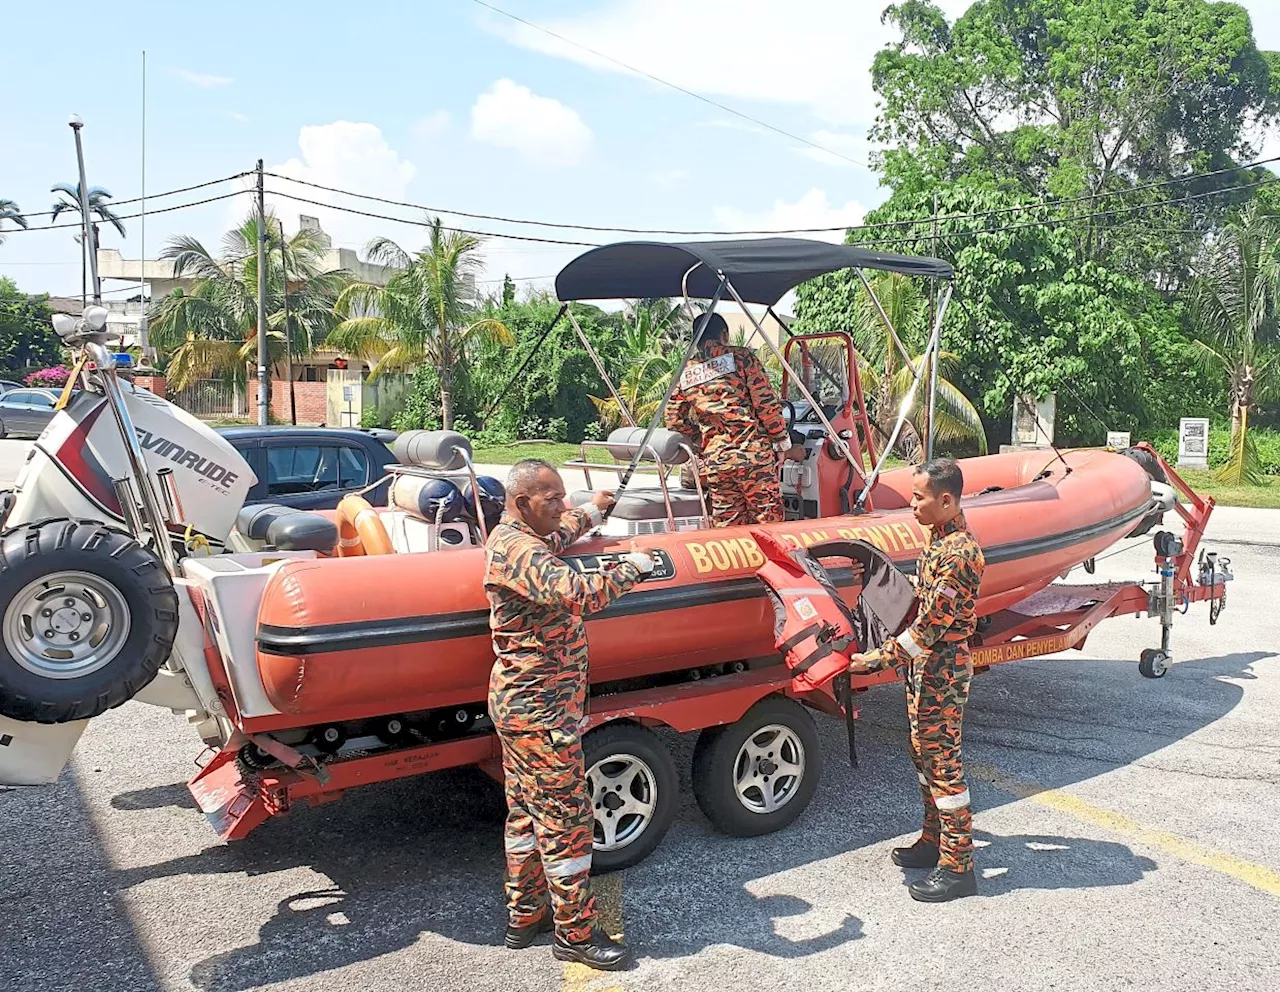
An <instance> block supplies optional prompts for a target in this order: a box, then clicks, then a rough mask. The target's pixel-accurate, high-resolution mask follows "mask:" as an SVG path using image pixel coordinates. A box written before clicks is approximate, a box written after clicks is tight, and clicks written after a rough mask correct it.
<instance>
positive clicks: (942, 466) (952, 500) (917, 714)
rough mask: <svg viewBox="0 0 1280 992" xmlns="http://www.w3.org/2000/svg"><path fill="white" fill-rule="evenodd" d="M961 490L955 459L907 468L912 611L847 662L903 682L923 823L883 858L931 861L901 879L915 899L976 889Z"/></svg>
mask: <svg viewBox="0 0 1280 992" xmlns="http://www.w3.org/2000/svg"><path fill="white" fill-rule="evenodd" d="M963 491H964V477H963V475H962V474H961V471H960V466H958V465H957V464H956V463H955V462H954V461H952V460H951V459H949V458H945V459H937V460H935V461H932V462H929V463H928V464H927V465H924V466H922V467H920V468H918V469H916V472H915V476H914V478H913V480H912V493H911V509H912V512H913V513H914V514H915V518H916V520H918V521H919V522H920V523H921V524H923V525H925V526H927V527H928V528H929V536H930V541H929V546H928V547H927V548H925V550H924V552H923V553H922V554H921V555H920V560H919V562H918V563H917V565H916V575H915V587H916V595H917V597H918V599H919V607H918V610H917V613H916V619H915V620H914V621H912V623H911V624H910V626H908V627H907V629H906V630H904V631H903V632H902V633H901V634H899V635H898V636H897V637H895V638H890V639H889V640H887V641H886V642H885V643H884V645H883V646H882V647H880V648H877V649H876V650H873V651H871V652H869V653H867V654H859V655H854V656H853V657H852V658H851V659H850V665H849V670H850V671H851V672H854V673H862V672H872V671H877V670H878V669H881V668H884V667H887V666H890V665H892V666H893V667H894V668H895V669H897V672H898V675H899V676H900V677H901V678H902V680H903V683H904V685H905V686H906V693H907V718H908V721H909V723H910V725H911V737H910V751H911V760H912V761H913V762H914V763H915V766H916V773H917V775H918V776H919V779H920V792H921V795H922V797H923V799H924V828H923V830H922V831H921V835H920V839H919V840H917V841H916V842H915V843H914V844H912V845H911V846H910V847H899V848H895V849H894V850H893V852H892V853H891V855H890V857H891V858H892V859H893V863H894V864H896V865H900V866H901V867H903V868H932V869H933V871H932V872H930V874H929V875H928V876H926V877H925V878H924V879H922V880H921V881H918V882H916V883H914V884H913V885H911V886H910V887H909V892H910V893H911V896H912V898H914V899H918V900H920V901H922V902H946V901H947V900H949V899H957V898H959V897H961V896H967V895H973V894H975V893H976V892H977V891H978V887H977V879H976V876H975V875H974V870H973V822H972V816H971V814H970V812H969V789H968V786H966V785H965V781H964V768H963V765H962V763H961V758H960V725H961V720H962V718H963V715H964V704H965V702H966V701H967V700H968V698H969V682H970V680H971V679H972V678H973V658H972V657H971V656H970V654H969V644H968V640H969V638H970V637H971V636H972V635H973V632H974V630H975V629H976V628H977V625H978V619H977V614H976V612H975V604H976V602H977V598H978V587H979V585H981V583H982V573H983V570H984V569H985V568H986V560H985V559H984V558H983V555H982V549H981V548H980V547H978V542H977V541H976V540H975V539H974V537H973V535H972V534H971V533H969V528H968V526H967V524H966V523H965V519H964V512H963V511H962V510H961V508H960V495H961V493H962V492H963Z"/></svg>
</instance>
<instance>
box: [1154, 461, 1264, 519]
mask: <svg viewBox="0 0 1280 992" xmlns="http://www.w3.org/2000/svg"><path fill="white" fill-rule="evenodd" d="M1175 471H1176V472H1177V473H1178V474H1179V475H1180V476H1182V478H1183V480H1184V481H1185V482H1186V483H1187V485H1189V486H1190V487H1191V488H1192V489H1194V490H1195V491H1196V492H1197V493H1199V494H1200V495H1201V496H1212V497H1213V498H1214V500H1215V501H1216V502H1217V504H1218V505H1219V506H1247V507H1253V508H1255V509H1264V510H1280V476H1274V475H1269V476H1267V479H1266V482H1265V483H1263V484H1262V485H1260V486H1228V485H1224V484H1223V483H1221V482H1219V481H1218V480H1217V477H1216V474H1217V473H1216V471H1215V470H1213V469H1194V468H1186V469H1175Z"/></svg>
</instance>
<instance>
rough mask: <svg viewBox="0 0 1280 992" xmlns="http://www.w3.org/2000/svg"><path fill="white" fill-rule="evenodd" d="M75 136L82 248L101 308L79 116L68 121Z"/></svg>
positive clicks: (100, 284)
mask: <svg viewBox="0 0 1280 992" xmlns="http://www.w3.org/2000/svg"><path fill="white" fill-rule="evenodd" d="M68 123H69V124H70V125H71V130H72V131H74V132H75V135H76V162H77V163H78V165H79V166H80V219H81V221H82V222H83V223H84V244H83V245H82V247H83V248H84V251H85V254H86V257H87V258H88V260H89V271H90V272H92V273H93V302H94V303H95V304H96V305H98V306H102V283H101V282H99V281H98V243H97V239H96V238H94V236H93V224H92V223H91V222H90V220H89V187H88V186H87V185H86V184H85V172H84V146H83V145H82V144H81V143H80V129H81V128H82V127H84V121H83V120H81V118H80V115H79V114H72V115H71V120H70V121H68Z"/></svg>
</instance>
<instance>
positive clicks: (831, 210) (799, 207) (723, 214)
mask: <svg viewBox="0 0 1280 992" xmlns="http://www.w3.org/2000/svg"><path fill="white" fill-rule="evenodd" d="M866 212H867V211H866V208H865V207H864V206H863V205H862V204H861V203H859V202H858V201H857V200H850V201H848V202H847V203H844V204H833V203H831V202H829V201H828V199H827V193H826V190H821V189H817V188H814V189H811V190H809V192H807V193H805V194H804V196H802V197H800V199H798V200H795V201H793V202H790V203H789V202H787V201H786V200H775V201H774V202H773V206H772V207H770V208H769V209H767V210H762V211H752V210H743V209H740V208H738V207H716V209H715V216H716V222H717V224H718V225H719V226H722V227H724V228H725V229H726V230H735V231H787V232H791V231H794V232H797V236H798V237H806V238H812V239H814V240H815V241H830V242H833V243H835V244H840V243H842V242H843V241H844V229H845V228H846V227H850V226H852V225H854V224H860V223H862V218H863V216H864V215H865V214H866ZM812 228H837V229H836V230H830V231H813V230H810V229H812ZM801 231H807V232H808V233H804V234H799V233H798V232H801ZM761 236H762V237H763V236H764V235H761Z"/></svg>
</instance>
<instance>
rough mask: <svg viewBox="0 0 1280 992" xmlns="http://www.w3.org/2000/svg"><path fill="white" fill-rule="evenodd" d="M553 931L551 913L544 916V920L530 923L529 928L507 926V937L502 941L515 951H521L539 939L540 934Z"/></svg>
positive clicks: (548, 912)
mask: <svg viewBox="0 0 1280 992" xmlns="http://www.w3.org/2000/svg"><path fill="white" fill-rule="evenodd" d="M550 930H551V912H550V910H548V911H547V912H545V913H543V914H542V918H541V919H539V920H536V921H535V922H533V923H530V924H529V925H528V926H524V927H516V926H512V925H511V924H510V923H508V924H507V936H506V938H505V939H504V940H503V941H502V942H503V943H504V944H506V945H507V946H508V947H509V948H511V950H513V951H521V950H524V949H525V948H526V947H528V946H529V945H530V944H532V943H533V942H534V941H535V940H537V939H538V935H539V934H543V933H548V932H549V931H550Z"/></svg>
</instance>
